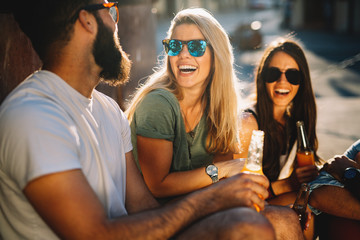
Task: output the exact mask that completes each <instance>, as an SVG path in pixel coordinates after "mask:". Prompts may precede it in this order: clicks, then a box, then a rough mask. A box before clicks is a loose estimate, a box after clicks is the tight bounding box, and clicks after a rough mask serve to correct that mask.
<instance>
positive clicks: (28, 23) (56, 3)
mask: <svg viewBox="0 0 360 240" xmlns="http://www.w3.org/2000/svg"><path fill="white" fill-rule="evenodd" d="M92 2H93V0H38V1H32V0H22V1H20V4H17V6H16V7H15V8H14V9H13V10H12V12H13V14H14V17H15V19H16V21H17V22H18V24H19V26H20V28H21V29H22V30H23V32H24V33H25V34H26V35H27V36H28V37H29V38H30V40H31V42H32V45H33V47H34V49H35V51H36V52H37V54H38V55H39V57H40V59H41V60H42V61H43V62H44V61H46V59H47V57H48V56H49V53H50V52H54V51H58V50H59V49H61V48H62V47H63V46H65V45H66V43H67V42H68V41H69V39H70V37H71V34H72V32H73V26H74V23H75V21H76V19H77V17H78V12H79V9H80V8H81V7H84V6H86V5H89V4H91V3H92Z"/></svg>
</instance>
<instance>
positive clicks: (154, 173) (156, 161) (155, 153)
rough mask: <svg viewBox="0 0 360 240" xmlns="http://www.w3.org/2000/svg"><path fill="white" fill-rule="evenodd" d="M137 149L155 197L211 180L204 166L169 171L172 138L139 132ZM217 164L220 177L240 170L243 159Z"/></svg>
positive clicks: (180, 191) (147, 181) (178, 192)
mask: <svg viewBox="0 0 360 240" xmlns="http://www.w3.org/2000/svg"><path fill="white" fill-rule="evenodd" d="M137 149H138V159H139V163H140V167H141V170H142V173H143V176H144V180H145V183H146V185H147V186H148V187H149V189H150V191H151V192H152V193H153V195H154V196H156V197H169V196H177V195H182V194H186V193H190V192H192V191H195V190H198V189H200V188H203V187H206V186H208V185H211V184H212V180H211V178H210V177H209V176H208V175H207V174H206V173H205V167H202V168H198V169H194V170H190V171H179V172H171V173H170V167H171V163H172V156H173V143H172V142H171V141H167V140H164V139H154V138H147V137H143V136H139V135H138V136H137ZM215 165H216V166H217V167H218V173H219V179H221V178H227V177H230V176H233V175H235V174H238V173H240V171H241V170H242V167H243V162H242V161H239V160H229V161H222V162H217V163H215Z"/></svg>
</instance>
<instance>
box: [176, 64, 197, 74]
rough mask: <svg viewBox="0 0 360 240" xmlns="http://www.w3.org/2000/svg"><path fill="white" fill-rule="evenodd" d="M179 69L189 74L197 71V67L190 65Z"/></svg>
mask: <svg viewBox="0 0 360 240" xmlns="http://www.w3.org/2000/svg"><path fill="white" fill-rule="evenodd" d="M179 69H180V71H181V72H184V73H189V72H194V71H195V70H196V67H195V66H190V65H181V66H179Z"/></svg>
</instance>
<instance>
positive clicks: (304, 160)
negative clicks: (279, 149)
mask: <svg viewBox="0 0 360 240" xmlns="http://www.w3.org/2000/svg"><path fill="white" fill-rule="evenodd" d="M296 127H297V137H298V148H297V153H296V158H297V163H298V166H299V167H303V166H307V165H314V164H315V158H314V152H313V151H312V149H311V147H310V144H309V140H308V138H307V135H306V131H305V126H304V122H303V121H297V123H296Z"/></svg>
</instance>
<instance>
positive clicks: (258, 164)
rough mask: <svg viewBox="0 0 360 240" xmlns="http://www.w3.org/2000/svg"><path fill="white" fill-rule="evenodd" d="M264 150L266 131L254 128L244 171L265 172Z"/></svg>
mask: <svg viewBox="0 0 360 240" xmlns="http://www.w3.org/2000/svg"><path fill="white" fill-rule="evenodd" d="M263 150H264V132H263V131H261V130H253V132H252V135H251V141H250V145H249V151H248V157H247V159H246V162H245V166H244V169H243V172H252V173H258V174H264V173H263V171H262V159H263Z"/></svg>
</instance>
